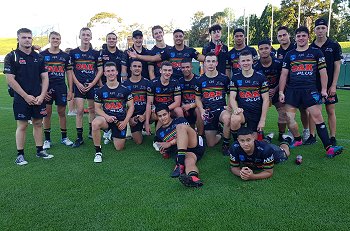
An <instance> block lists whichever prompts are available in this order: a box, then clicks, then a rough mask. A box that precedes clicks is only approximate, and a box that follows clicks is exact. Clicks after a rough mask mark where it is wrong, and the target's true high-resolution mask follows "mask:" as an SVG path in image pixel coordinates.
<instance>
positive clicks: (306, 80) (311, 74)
mask: <svg viewBox="0 0 350 231" xmlns="http://www.w3.org/2000/svg"><path fill="white" fill-rule="evenodd" d="M282 68H285V69H288V70H289V79H288V85H287V88H290V89H312V90H316V76H317V75H318V74H319V70H321V69H323V68H326V61H325V57H324V56H323V54H322V51H321V50H320V49H317V48H314V47H309V48H308V49H307V50H306V51H297V50H296V49H294V50H291V51H289V52H288V53H287V55H286V57H285V58H284V60H283V64H282Z"/></svg>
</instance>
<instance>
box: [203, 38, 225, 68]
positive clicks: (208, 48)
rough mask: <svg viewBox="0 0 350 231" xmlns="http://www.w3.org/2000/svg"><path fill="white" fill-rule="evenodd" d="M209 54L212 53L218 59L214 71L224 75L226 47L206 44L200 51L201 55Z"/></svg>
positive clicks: (211, 43)
mask: <svg viewBox="0 0 350 231" xmlns="http://www.w3.org/2000/svg"><path fill="white" fill-rule="evenodd" d="M209 52H214V53H215V54H216V56H217V57H218V65H217V67H216V70H218V72H220V73H223V74H225V73H226V62H227V60H226V57H227V53H228V47H227V46H226V45H224V44H222V45H216V44H214V43H213V42H210V43H207V44H206V45H205V46H204V47H203V50H202V54H203V55H206V54H208V53H209Z"/></svg>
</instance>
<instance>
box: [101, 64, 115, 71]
mask: <svg viewBox="0 0 350 231" xmlns="http://www.w3.org/2000/svg"><path fill="white" fill-rule="evenodd" d="M106 67H115V69H116V70H117V71H118V68H117V65H116V64H115V62H106V63H105V65H103V69H105V68H106Z"/></svg>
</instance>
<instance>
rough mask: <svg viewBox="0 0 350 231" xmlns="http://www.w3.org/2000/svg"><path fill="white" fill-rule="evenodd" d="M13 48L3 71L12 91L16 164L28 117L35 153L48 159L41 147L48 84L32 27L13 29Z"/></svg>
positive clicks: (21, 153) (21, 152) (21, 160)
mask: <svg viewBox="0 0 350 231" xmlns="http://www.w3.org/2000/svg"><path fill="white" fill-rule="evenodd" d="M17 41H18V44H17V49H16V50H14V51H11V52H10V53H9V54H7V55H6V57H5V62H4V74H5V75H6V79H7V83H8V85H9V86H10V87H11V88H12V89H13V91H14V98H13V113H14V117H15V120H16V121H17V129H16V147H17V158H16V161H15V163H16V164H17V165H26V164H28V162H27V161H26V160H25V159H24V144H25V137H26V130H27V127H28V120H32V123H33V136H34V140H35V145H36V148H37V154H36V156H37V157H42V158H44V159H50V158H52V157H53V156H52V155H49V154H47V153H46V151H45V150H43V140H42V118H43V117H44V116H45V115H46V110H45V109H46V108H45V103H44V99H45V95H46V92H47V88H48V85H49V80H48V74H47V71H46V69H45V63H44V59H43V57H42V56H40V55H39V54H37V53H36V52H34V51H33V50H32V42H33V37H32V31H31V30H29V29H27V28H21V29H19V30H18V31H17Z"/></svg>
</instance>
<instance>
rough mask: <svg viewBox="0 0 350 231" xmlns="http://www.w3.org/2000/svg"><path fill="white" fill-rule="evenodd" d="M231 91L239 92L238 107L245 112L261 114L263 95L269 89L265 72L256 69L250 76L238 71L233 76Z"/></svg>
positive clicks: (237, 97)
mask: <svg viewBox="0 0 350 231" xmlns="http://www.w3.org/2000/svg"><path fill="white" fill-rule="evenodd" d="M230 91H234V92H236V93H237V96H236V100H237V103H238V107H240V108H243V110H244V112H247V113H249V114H254V115H261V110H262V104H263V100H262V97H261V95H262V94H264V93H266V92H268V91H269V87H268V81H267V79H266V77H265V76H264V75H263V74H261V73H259V72H256V71H254V74H253V75H252V76H251V77H249V78H247V77H244V76H243V74H242V73H238V74H235V75H234V76H232V80H231V83H230Z"/></svg>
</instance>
